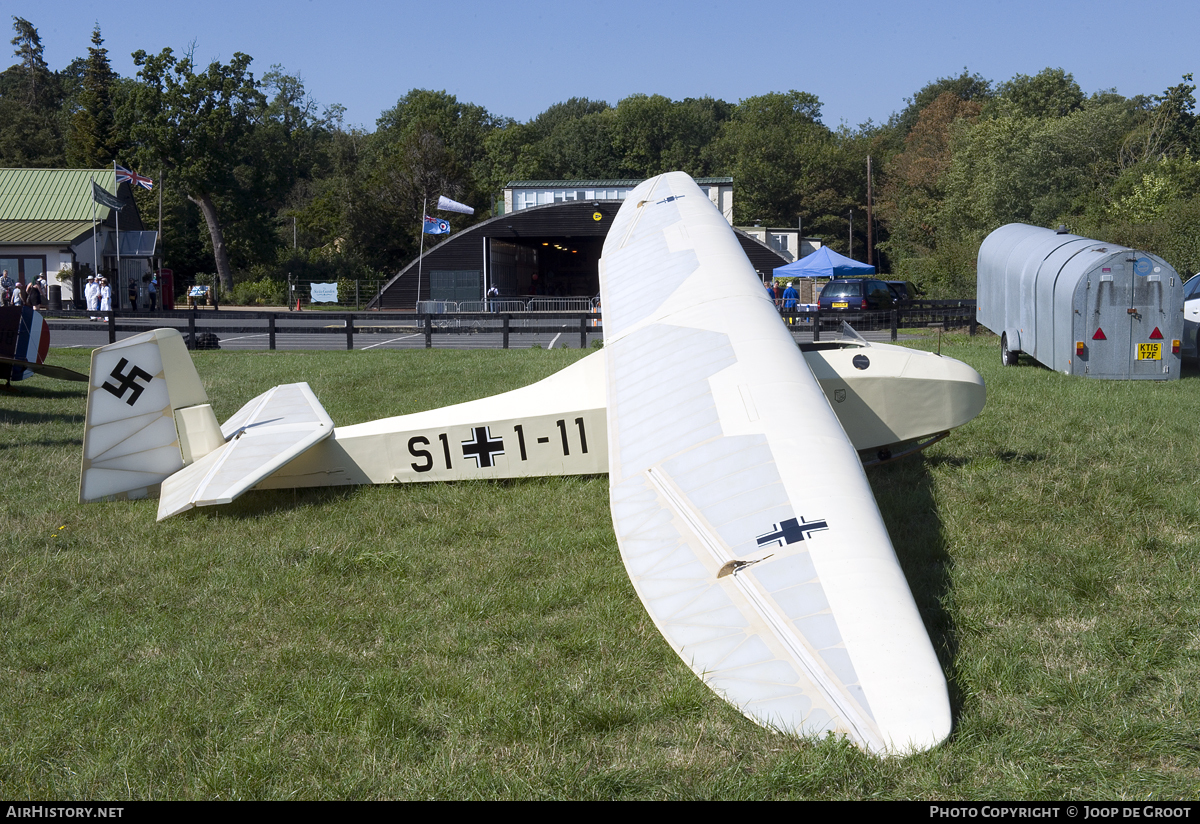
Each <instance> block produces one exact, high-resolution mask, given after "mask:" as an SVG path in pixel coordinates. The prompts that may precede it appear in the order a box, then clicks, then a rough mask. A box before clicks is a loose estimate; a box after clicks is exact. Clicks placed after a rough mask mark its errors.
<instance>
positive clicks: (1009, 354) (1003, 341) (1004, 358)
mask: <svg viewBox="0 0 1200 824" xmlns="http://www.w3.org/2000/svg"><path fill="white" fill-rule="evenodd" d="M1017 355H1018V353H1017V352H1014V351H1012V350H1011V349H1009V348H1008V335H1005V334H1001V335H1000V363H1001V364H1003V365H1004V366H1016V365H1017Z"/></svg>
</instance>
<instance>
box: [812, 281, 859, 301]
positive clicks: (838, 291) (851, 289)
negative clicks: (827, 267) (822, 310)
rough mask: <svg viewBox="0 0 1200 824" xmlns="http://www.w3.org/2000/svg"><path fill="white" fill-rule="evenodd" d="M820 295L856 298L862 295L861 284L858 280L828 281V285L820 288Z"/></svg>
mask: <svg viewBox="0 0 1200 824" xmlns="http://www.w3.org/2000/svg"><path fill="white" fill-rule="evenodd" d="M821 297H828V298H857V297H862V284H861V283H859V282H858V281H851V282H846V281H842V282H838V281H836V280H834V281H830V283H829V285H828V286H826V287H825V288H824V289H822V290H821Z"/></svg>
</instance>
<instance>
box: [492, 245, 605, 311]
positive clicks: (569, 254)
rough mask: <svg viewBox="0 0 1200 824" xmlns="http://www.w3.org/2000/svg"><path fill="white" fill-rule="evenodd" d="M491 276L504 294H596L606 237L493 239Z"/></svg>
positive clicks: (587, 295)
mask: <svg viewBox="0 0 1200 824" xmlns="http://www.w3.org/2000/svg"><path fill="white" fill-rule="evenodd" d="M489 246H490V250H491V252H490V255H489V265H488V270H489V275H490V279H491V281H492V283H494V284H495V286H496V288H497V289H499V290H500V296H501V297H502V298H503V297H514V298H516V297H527V296H534V295H537V296H543V297H563V298H566V297H587V298H590V297H595V296H596V295H598V294H600V253H601V251H602V250H603V248H604V237H603V236H597V237H536V238H520V239H518V240H507V239H506V240H501V239H499V238H492V239H491V241H490V243H489Z"/></svg>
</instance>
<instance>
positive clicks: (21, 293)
mask: <svg viewBox="0 0 1200 824" xmlns="http://www.w3.org/2000/svg"><path fill="white" fill-rule="evenodd" d="M45 302H46V276H45V275H44V274H42V275H38V276H37V280H31V281H30V282H29V283H28V284H25V283H21V282H18V281H14V280H13V279H12V277H10V276H9V274H8V270H7V269H5V270H4V271H3V273H0V304H2V305H4V306H30V307H32V308H34V309H37V308H38V307H39V306H42V305H43V304H45Z"/></svg>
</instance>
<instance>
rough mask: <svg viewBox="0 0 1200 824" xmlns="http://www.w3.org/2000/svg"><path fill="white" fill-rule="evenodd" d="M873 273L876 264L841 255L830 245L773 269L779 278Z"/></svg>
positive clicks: (855, 275)
mask: <svg viewBox="0 0 1200 824" xmlns="http://www.w3.org/2000/svg"><path fill="white" fill-rule="evenodd" d="M873 274H875V267H874V266H871V265H870V264H867V263H859V262H858V261H857V260H852V259H850V258H848V257H846V256H845V255H839V254H838V253H837V252H835V251H833V250H832V249H830V248H829V247H828V246H822V247H821V248H820V249H818V250H817V251H815V252H813V253H812V254H811V255H805V256H804V257H802V258H800V259H799V260H797V261H794V262H792V263H789V264H788V265H787V266H780V267H779V268H778V269H774V270H772V275H773V276H774V277H777V278H853V277H863V276H864V275H873Z"/></svg>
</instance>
